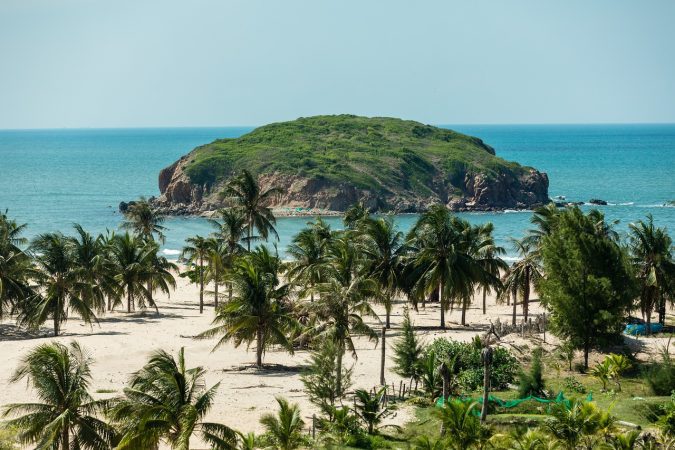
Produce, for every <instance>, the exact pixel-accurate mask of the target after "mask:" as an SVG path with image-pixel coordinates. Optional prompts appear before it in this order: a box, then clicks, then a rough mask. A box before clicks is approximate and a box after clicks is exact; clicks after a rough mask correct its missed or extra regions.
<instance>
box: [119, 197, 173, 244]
mask: <svg viewBox="0 0 675 450" xmlns="http://www.w3.org/2000/svg"><path fill="white" fill-rule="evenodd" d="M164 220H165V216H164V214H162V213H161V212H159V211H158V210H157V209H153V208H152V206H151V205H150V203H149V202H148V201H147V200H146V199H145V198H144V197H141V198H140V199H139V200H136V201H135V202H133V203H132V204H131V205H129V206H128V208H127V210H126V211H124V222H123V223H122V228H126V229H128V230H131V231H132V232H133V233H134V234H136V235H138V236H141V237H142V238H143V239H145V240H146V241H151V240H154V239H155V235H157V239H158V240H159V242H164V238H165V236H164V231H165V230H166V227H164V226H162V223H164Z"/></svg>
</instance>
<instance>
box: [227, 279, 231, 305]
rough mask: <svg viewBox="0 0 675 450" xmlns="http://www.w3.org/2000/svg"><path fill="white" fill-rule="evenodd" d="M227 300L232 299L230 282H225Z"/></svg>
mask: <svg viewBox="0 0 675 450" xmlns="http://www.w3.org/2000/svg"><path fill="white" fill-rule="evenodd" d="M227 291H228V292H227V301H228V302H231V301H232V283H227Z"/></svg>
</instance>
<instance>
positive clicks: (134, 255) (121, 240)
mask: <svg viewBox="0 0 675 450" xmlns="http://www.w3.org/2000/svg"><path fill="white" fill-rule="evenodd" d="M109 245H110V249H109V252H110V256H109V257H110V261H111V263H112V267H113V268H114V273H115V282H116V283H117V285H118V286H119V295H120V297H122V296H125V297H126V300H127V312H128V313H130V312H131V311H132V309H133V308H134V307H135V304H136V303H138V306H139V308H145V307H146V302H147V303H148V304H149V305H150V306H154V307H155V310H156V311H158V312H159V310H158V309H157V305H156V304H155V302H154V300H153V299H152V295H151V293H150V291H149V290H148V286H149V285H150V286H152V279H153V276H154V269H153V259H154V258H156V244H155V243H148V242H146V241H144V240H143V239H141V238H140V237H136V236H133V235H130V234H129V233H125V234H123V235H115V236H113V237H112V238H111V239H110V242H109ZM116 300H117V299H116Z"/></svg>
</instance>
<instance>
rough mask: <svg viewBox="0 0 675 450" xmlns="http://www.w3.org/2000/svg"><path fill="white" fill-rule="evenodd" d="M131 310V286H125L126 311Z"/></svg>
mask: <svg viewBox="0 0 675 450" xmlns="http://www.w3.org/2000/svg"><path fill="white" fill-rule="evenodd" d="M130 312H131V288H130V287H129V286H127V313H130Z"/></svg>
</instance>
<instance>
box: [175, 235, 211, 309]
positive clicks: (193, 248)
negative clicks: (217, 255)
mask: <svg viewBox="0 0 675 450" xmlns="http://www.w3.org/2000/svg"><path fill="white" fill-rule="evenodd" d="M185 242H186V243H187V245H186V246H185V247H183V252H182V253H181V259H186V260H187V261H188V262H189V263H191V264H192V265H193V266H196V270H197V273H198V274H199V314H202V313H203V312H204V277H205V275H206V269H205V267H204V261H208V260H209V253H210V244H209V240H208V239H206V238H204V237H202V236H199V235H197V236H195V237H191V238H187V239H186V240H185Z"/></svg>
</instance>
